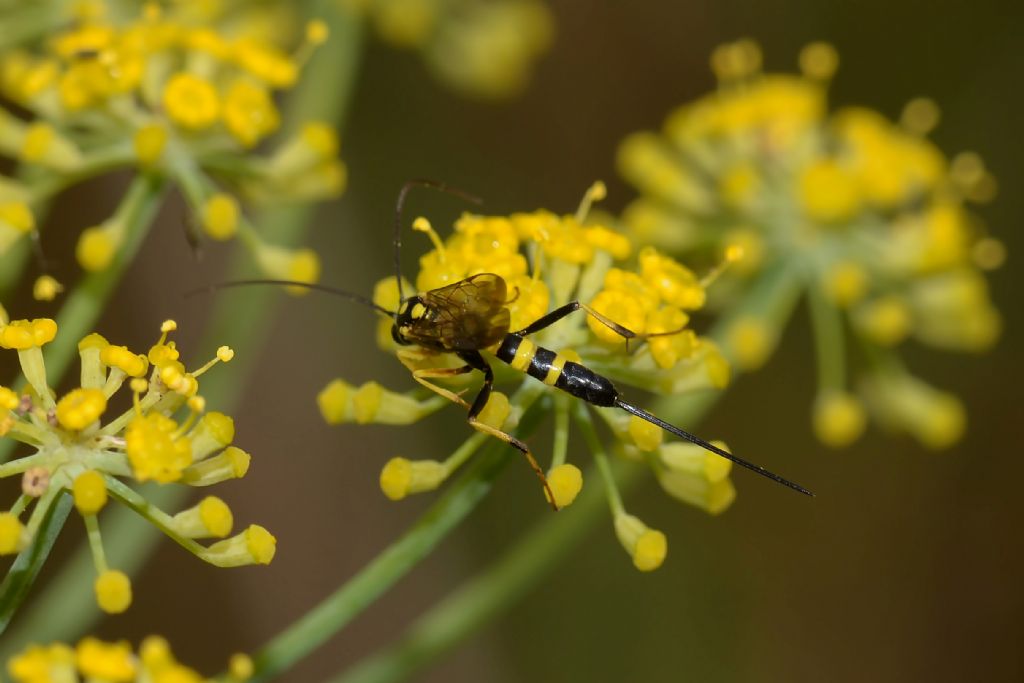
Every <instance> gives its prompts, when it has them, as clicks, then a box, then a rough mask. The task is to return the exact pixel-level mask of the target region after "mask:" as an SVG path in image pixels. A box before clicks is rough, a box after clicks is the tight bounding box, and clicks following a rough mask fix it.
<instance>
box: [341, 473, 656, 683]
mask: <svg viewBox="0 0 1024 683" xmlns="http://www.w3.org/2000/svg"><path fill="white" fill-rule="evenodd" d="M615 469H617V470H619V473H618V474H619V475H620V482H621V483H625V484H626V485H627V486H630V485H631V484H632V483H634V482H635V481H636V480H638V479H639V477H638V476H637V474H638V473H639V469H638V468H631V469H629V470H627V469H626V468H622V467H616V468H615ZM596 476H597V473H596V472H595V471H594V468H593V467H591V468H590V469H589V470H588V472H587V475H586V477H585V478H584V481H590V480H592V479H593V478H594V477H596ZM607 514H608V507H607V502H606V500H605V496H604V495H603V492H602V489H601V487H599V486H585V487H584V488H583V490H582V491H581V492H580V495H579V496H577V497H576V500H575V501H574V502H573V504H572V505H571V506H570V507H569V508H567V509H566V510H564V511H563V512H561V513H559V514H558V515H556V516H555V518H554V519H545V520H544V521H543V522H541V523H539V524H537V525H536V526H535V527H534V528H533V529H532V530H531V531H530V532H529V533H528V534H526V535H525V536H524V537H523V538H522V539H520V540H519V541H518V542H517V543H516V544H515V545H514V546H513V547H512V548H509V549H508V551H507V552H505V553H504V554H503V555H502V557H501V559H500V560H498V561H497V562H496V563H494V564H493V565H492V566H491V567H489V568H488V569H487V570H486V571H484V572H483V573H482V574H479V575H478V576H476V577H475V578H473V579H472V580H471V581H469V582H468V583H465V584H463V585H462V586H461V587H460V588H459V589H458V590H457V591H455V592H454V593H452V594H451V595H449V596H448V597H446V598H444V599H443V600H442V601H440V602H439V603H437V604H436V605H434V606H433V607H432V608H431V609H430V610H429V611H428V612H427V613H426V614H424V615H423V616H421V617H420V618H419V619H417V620H416V622H415V623H413V625H412V626H411V627H410V628H409V629H408V631H407V632H406V633H405V635H403V636H402V637H401V639H399V640H398V641H396V642H395V643H394V644H392V645H390V646H389V647H387V648H385V649H383V650H380V651H379V652H377V653H374V654H372V655H370V656H369V657H367V658H366V659H364V660H363V661H362V662H360V663H359V664H357V665H356V666H355V667H354V668H352V669H350V670H349V671H346V672H345V673H344V674H342V675H340V676H338V677H337V678H335V679H333V680H332V683H384V682H385V681H401V680H405V679H407V678H408V677H410V676H411V675H412V674H414V673H415V672H417V671H420V670H422V669H423V668H424V667H425V666H426V665H428V664H430V663H431V662H432V661H434V660H436V659H437V658H438V657H439V656H440V655H442V654H443V653H445V652H448V651H449V650H451V649H452V648H453V647H455V646H456V645H457V644H458V643H459V642H460V641H462V640H463V639H464V638H465V637H466V636H467V635H469V634H471V633H474V632H475V631H476V630H477V629H478V628H480V627H481V626H483V625H484V624H486V623H488V622H489V621H491V620H492V619H494V618H495V617H497V616H499V615H500V614H501V613H502V612H503V611H504V609H505V608H506V607H507V606H508V605H510V604H515V603H516V602H518V600H519V599H520V598H521V597H522V596H523V595H525V594H526V593H527V592H528V591H529V590H530V589H531V588H532V587H533V586H535V585H537V584H538V583H539V582H540V581H541V580H542V579H543V577H544V576H545V575H546V574H548V573H549V572H550V571H552V570H553V569H554V568H555V567H556V566H557V565H558V564H559V563H560V562H561V561H562V560H563V559H564V558H565V557H566V556H567V555H568V554H569V553H570V552H571V551H572V550H573V549H574V548H575V546H576V542H578V541H579V540H580V539H581V538H583V537H584V536H585V535H586V533H587V532H588V531H589V530H590V529H591V528H592V527H593V526H594V522H595V520H598V519H601V518H603V517H604V516H605V515H607Z"/></svg>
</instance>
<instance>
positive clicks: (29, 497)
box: [0, 318, 276, 613]
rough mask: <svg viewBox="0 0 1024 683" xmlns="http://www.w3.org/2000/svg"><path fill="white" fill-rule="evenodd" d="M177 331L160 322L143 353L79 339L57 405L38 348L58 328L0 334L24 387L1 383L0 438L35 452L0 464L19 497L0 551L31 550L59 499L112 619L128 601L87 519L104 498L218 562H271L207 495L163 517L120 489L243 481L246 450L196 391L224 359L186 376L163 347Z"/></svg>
mask: <svg viewBox="0 0 1024 683" xmlns="http://www.w3.org/2000/svg"><path fill="white" fill-rule="evenodd" d="M176 327H177V326H176V324H175V323H174V322H173V321H167V322H165V323H164V324H163V326H162V327H161V331H162V334H161V336H160V339H159V340H158V341H157V343H156V344H154V345H153V346H152V347H151V348H150V349H149V352H148V353H146V354H138V353H135V352H133V351H130V350H129V349H128V348H126V347H124V346H116V345H113V344H110V343H109V342H107V340H106V339H104V338H103V337H101V336H100V335H98V334H90V335H88V336H87V337H85V338H84V339H82V340H81V341H80V342H79V344H78V349H79V355H80V357H81V377H80V382H79V384H80V386H79V387H78V388H75V389H72V390H71V391H69V392H68V393H66V394H65V395H64V396H62V397H60V398H57V397H56V396H55V395H54V392H53V390H52V389H51V388H50V386H49V384H48V383H47V380H46V367H45V362H44V360H43V352H42V348H43V346H45V345H46V344H49V343H50V342H51V341H53V339H54V338H55V337H56V335H57V325H56V323H55V322H54V321H52V320H50V319H46V318H44V319H38V320H32V321H29V320H16V321H13V322H10V323H8V324H5V325H3V326H2V327H0V348H4V349H9V350H15V351H17V353H18V359H19V361H20V364H21V368H22V373H23V374H24V377H25V379H26V382H27V384H26V386H25V388H24V389H22V390H21V391H17V392H16V391H14V390H12V389H9V388H6V387H0V436H2V437H4V438H8V439H13V440H15V441H18V442H21V443H22V444H26V445H28V446H30V447H31V448H32V449H33V452H32V453H31V454H29V455H25V456H23V457H20V458H16V459H14V460H11V461H10V462H7V463H4V464H2V465H0V477H12V476H20V477H21V489H22V495H21V496H20V497H19V498H18V499H17V500H16V501H15V502H14V504H13V505H12V506H11V507H10V509H9V510H8V511H7V512H3V513H0V554H13V553H17V552H19V551H21V550H22V549H23V548H24V547H26V546H27V545H28V544H29V543H31V542H32V540H33V536H34V535H35V534H36V532H37V529H38V528H39V525H40V524H41V522H42V520H43V518H44V517H45V516H46V515H47V513H48V511H49V509H50V507H51V506H52V505H53V504H54V503H55V501H56V500H57V499H58V498H59V497H60V496H61V495H62V494H63V493H64V492H69V493H70V494H71V495H72V497H73V499H74V504H75V507H76V508H77V509H78V512H79V514H81V516H82V518H83V520H84V521H85V526H86V531H87V536H88V541H89V546H90V549H91V551H92V556H93V564H94V566H95V570H96V575H97V577H96V581H95V584H94V590H95V594H96V601H97V603H98V604H99V606H100V608H102V609H103V610H104V611H106V612H110V613H118V612H123V611H124V610H126V609H127V608H128V606H129V605H130V604H131V600H132V589H131V581H130V580H129V578H128V576H127V575H126V574H124V573H123V572H121V571H118V570H115V569H111V568H110V567H109V566H108V564H107V560H106V555H105V553H104V550H103V539H102V535H101V533H100V528H99V523H98V520H97V515H98V514H99V513H100V511H101V510H102V509H103V508H104V507H105V506H106V504H107V502H108V500H109V498H110V497H113V498H114V499H116V500H117V501H119V502H120V503H122V504H124V505H126V506H127V507H129V508H131V509H132V510H134V511H135V512H136V513H138V514H139V515H140V516H142V517H143V518H145V519H146V520H147V521H149V522H150V523H152V524H153V525H154V526H156V527H157V528H159V529H160V530H161V531H163V532H164V533H165V534H167V535H168V536H170V537H171V538H172V539H173V540H175V541H176V542H177V543H179V544H180V545H181V546H183V547H184V548H185V549H187V550H189V551H190V552H192V553H193V554H195V555H196V556H197V557H199V558H200V559H202V560H205V561H206V562H209V563H211V564H214V565H216V566H221V567H234V566H239V565H245V564H267V563H269V562H270V560H271V559H272V558H273V556H274V550H275V545H276V541H275V539H274V537H273V536H272V535H271V534H270V533H269V532H267V531H266V530H265V529H264V528H263V527H260V526H257V525H253V526H250V527H248V528H247V529H246V530H245V531H243V532H241V533H239V534H237V535H235V536H230V534H231V531H232V527H233V524H234V520H233V516H232V514H231V510H230V508H229V507H228V506H227V504H225V503H224V501H222V500H221V499H219V498H217V497H215V496H207V497H206V498H204V499H203V500H201V501H200V502H199V503H198V504H197V505H195V506H192V507H190V508H188V509H186V510H183V511H181V512H179V513H177V514H175V515H169V514H167V513H165V512H163V511H162V510H160V509H158V508H157V507H156V506H155V505H153V504H151V503H149V502H148V501H147V500H146V499H145V498H144V497H143V496H142V495H141V494H140V493H138V492H137V491H136V490H134V489H132V488H131V487H129V486H128V485H127V484H125V483H124V482H123V481H122V479H124V478H128V479H133V480H135V481H137V482H145V481H156V482H159V483H161V484H168V483H172V482H178V483H182V484H186V485H189V486H195V487H205V486H211V485H213V484H217V483H220V482H222V481H225V480H228V479H237V478H239V477H242V476H244V475H245V473H246V471H247V470H248V468H249V460H250V458H249V454H248V453H246V452H245V451H243V450H241V449H239V448H237V447H235V446H232V445H231V443H232V441H233V439H234V431H235V430H234V423H233V421H232V420H231V418H230V417H228V416H227V415H224V414H223V413H218V412H213V411H211V412H207V411H206V409H205V401H204V399H203V398H202V396H201V395H200V394H199V377H200V376H201V375H203V374H204V373H205V372H207V371H208V370H209V369H210V368H211V367H212V366H213V365H215V364H217V363H220V362H227V361H230V360H231V358H232V357H233V356H234V352H233V351H232V350H231V349H230V348H228V347H226V346H224V347H221V348H220V349H218V351H217V356H216V357H215V358H214V359H213V360H211V361H210V362H209V363H207V364H205V365H204V366H202V367H200V368H198V369H195V370H191V371H190V370H187V369H186V368H185V366H184V364H183V363H182V362H181V361H180V360H179V351H178V349H177V347H176V345H175V344H174V342H173V341H168V340H167V335H168V333H170V332H171V331H173V330H174V329H176ZM122 388H127V389H130V391H131V395H132V404H131V407H129V408H128V409H127V410H126V411H124V412H123V413H121V414H120V415H111V414H109V413H108V408H109V406H110V403H111V401H112V400H114V397H115V394H117V393H118V392H119V391H120V390H121V389H122ZM182 410H187V411H188V414H187V417H186V418H185V419H184V420H183V421H180V422H179V421H178V420H177V419H175V417H174V416H175V415H176V414H177V413H179V412H180V411H182ZM30 507H32V511H31V513H30V514H29V513H28V509H29V508H30ZM26 514H29V517H28V521H27V522H23V521H22V518H23V517H24V516H25V515H26ZM208 538H215V539H224V540H220V541H217V542H215V543H213V544H212V545H210V546H203V545H200V544H199V543H197V542H196V541H197V539H208Z"/></svg>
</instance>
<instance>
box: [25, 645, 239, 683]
mask: <svg viewBox="0 0 1024 683" xmlns="http://www.w3.org/2000/svg"><path fill="white" fill-rule="evenodd" d="M252 670H253V666H252V660H250V659H249V657H248V656H246V655H244V654H235V655H232V657H231V659H230V662H229V666H228V678H227V680H229V681H237V682H239V683H240V682H241V681H245V680H248V679H249V678H250V677H251V675H252ZM7 673H8V674H9V675H10V676H11V679H12V680H13V681H14V683H49V682H51V681H52V682H53V683H57V682H60V683H78V682H79V681H92V682H94V683H150V682H158V681H159V682H166V683H170V682H172V681H173V682H174V683H204V682H205V681H214V680H220V679H214V678H206V677H205V676H202V675H200V674H199V673H197V672H196V671H195V670H193V669H191V668H189V667H187V666H185V665H184V664H181V663H179V662H178V661H177V660H176V659H175V657H174V655H173V654H172V653H171V647H170V645H169V644H168V643H167V641H166V640H165V639H164V638H161V637H160V636H149V637H148V638H146V639H145V640H143V641H142V642H141V643H140V644H139V648H138V650H137V651H136V652H133V651H132V648H131V645H129V644H128V642H126V641H123V640H122V641H118V642H115V643H108V642H105V641H102V640H99V639H98V638H93V637H88V638H83V639H82V640H81V641H79V643H78V645H77V646H75V647H71V646H70V645H65V644H64V643H51V644H49V645H31V646H29V647H27V648H25V649H24V650H23V651H22V652H20V653H19V654H17V655H15V656H14V657H11V659H10V660H9V661H8V662H7Z"/></svg>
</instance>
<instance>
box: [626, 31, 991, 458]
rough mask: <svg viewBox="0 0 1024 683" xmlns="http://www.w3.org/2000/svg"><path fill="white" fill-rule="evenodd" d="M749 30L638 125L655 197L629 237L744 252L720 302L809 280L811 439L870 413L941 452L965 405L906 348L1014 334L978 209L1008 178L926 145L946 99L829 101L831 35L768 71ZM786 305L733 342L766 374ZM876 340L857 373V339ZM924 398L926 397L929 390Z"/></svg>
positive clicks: (650, 194) (634, 166)
mask: <svg viewBox="0 0 1024 683" xmlns="http://www.w3.org/2000/svg"><path fill="white" fill-rule="evenodd" d="M760 65H761V54H760V49H759V48H758V46H757V45H756V44H755V43H753V42H752V41H749V40H741V41H739V42H736V43H731V44H727V45H722V46H721V47H719V48H718V49H716V50H715V52H714V54H713V55H712V67H713V69H714V71H715V73H716V75H717V76H718V79H719V88H718V90H717V91H716V92H714V93H712V94H710V95H707V96H705V97H703V98H700V99H698V100H697V101H695V102H692V103H689V104H686V105H684V106H682V107H680V108H679V109H678V110H676V111H675V112H673V113H672V114H671V115H670V116H669V117H668V119H667V120H666V122H665V125H664V128H663V131H662V132H661V133H660V134H659V133H651V132H644V133H637V134H635V135H633V136H631V137H629V138H627V139H626V140H625V141H624V142H623V144H622V146H621V147H620V150H619V167H620V170H621V172H622V174H623V175H624V176H625V178H626V179H627V180H629V181H630V182H631V183H633V184H634V185H636V186H637V188H639V190H640V191H641V194H642V196H641V198H640V199H637V200H636V201H634V202H633V203H632V204H631V205H630V206H629V207H628V208H627V209H626V211H625V214H624V218H625V221H626V223H627V225H628V226H629V228H630V230H631V234H633V235H635V236H637V237H638V238H639V239H645V240H648V241H651V242H653V243H655V244H658V245H660V246H661V247H663V248H665V249H666V250H668V251H670V252H672V253H675V254H685V255H687V257H688V258H696V259H700V258H702V254H706V252H707V250H708V249H713V250H721V249H724V248H728V247H736V248H741V249H742V250H743V251H744V253H745V257H744V259H743V260H742V261H740V262H739V263H738V264H737V267H735V268H733V269H731V272H730V273H729V274H727V275H726V276H725V277H724V278H723V280H724V282H723V283H722V286H721V287H720V288H718V293H719V294H720V295H721V296H719V297H718V301H716V302H714V303H715V304H716V305H722V304H725V303H727V302H728V301H732V300H733V295H736V294H739V293H740V292H752V291H756V290H757V289H758V288H759V287H762V286H764V285H763V283H764V282H766V281H768V280H769V279H774V280H775V281H779V278H778V277H776V276H777V275H778V274H779V273H782V275H783V277H782V278H781V280H782V281H784V284H783V286H784V287H787V288H789V291H790V292H791V296H790V297H789V302H790V305H792V304H794V303H795V302H796V299H797V298H798V297H799V296H800V294H801V292H803V293H804V294H805V296H806V299H807V303H808V307H809V309H810V311H811V315H812V323H813V329H814V333H815V337H816V341H817V348H818V375H819V377H818V379H819V388H818V396H817V398H816V400H815V402H814V405H813V410H812V413H813V424H814V430H815V433H816V434H817V435H818V437H819V438H820V439H821V440H822V441H823V442H824V443H826V444H828V445H831V446H837V447H838V446H843V445H846V444H849V443H851V442H852V441H854V440H855V439H857V438H858V437H859V436H860V434H861V433H862V431H863V429H864V427H865V424H866V415H867V414H868V413H870V414H872V416H873V417H874V418H875V419H876V420H878V421H879V422H880V423H883V424H884V425H885V426H888V427H891V428H893V429H894V430H898V431H902V432H906V433H909V434H911V435H913V436H915V437H916V438H917V439H918V440H920V441H921V442H922V443H924V444H925V445H927V446H929V447H942V446H947V445H949V444H951V443H952V442H954V441H956V440H957V438H959V436H960V434H961V432H962V430H963V426H964V415H963V408H962V406H961V404H960V402H959V400H958V399H957V398H956V397H954V396H952V395H949V394H946V393H944V392H940V391H938V390H936V389H933V388H931V387H929V386H927V385H926V384H924V383H923V382H921V381H920V380H918V379H915V378H913V377H912V376H911V375H910V374H909V371H908V370H906V369H905V368H904V367H903V364H902V363H901V361H900V360H899V358H898V356H897V353H896V349H897V347H898V346H900V345H901V344H905V343H908V342H910V341H911V340H913V341H916V342H919V343H921V344H925V345H928V346H933V347H937V348H941V349H945V350H951V351H983V350H985V349H987V348H989V347H990V346H991V345H992V344H993V343H994V342H995V341H996V339H997V337H998V336H999V332H1000V326H1001V324H1000V316H999V313H998V311H996V309H995V308H994V306H993V305H992V303H991V301H990V300H989V296H988V287H987V284H986V281H985V277H984V275H983V272H982V271H983V270H985V269H990V268H994V267H997V266H998V265H999V263H1000V262H1001V260H1002V254H1003V248H1002V245H1001V244H1000V243H999V242H997V241H996V240H994V239H993V238H991V237H989V236H988V235H987V233H986V230H985V228H984V226H983V225H982V224H981V222H980V221H979V220H978V218H977V217H976V216H974V215H973V214H972V212H971V210H970V205H971V204H978V203H984V202H987V201H989V200H990V199H991V198H992V197H993V196H994V194H995V189H996V184H995V180H994V179H993V178H992V176H991V174H989V172H988V171H987V170H986V169H985V166H984V164H983V163H982V161H981V159H980V158H979V157H978V155H976V154H974V153H970V152H968V153H963V154H959V155H957V156H955V157H953V158H952V159H951V160H948V159H947V158H946V157H945V156H944V155H943V153H942V152H941V151H940V150H939V149H938V148H937V147H936V146H935V145H934V144H933V143H932V142H930V141H929V140H928V138H927V134H928V132H929V131H930V130H931V129H932V128H933V127H934V126H935V125H936V123H937V121H938V117H939V111H938V108H937V107H936V105H935V104H934V103H932V102H931V101H930V100H926V99H916V100H913V101H911V102H910V103H908V104H907V106H906V107H905V109H904V111H903V113H902V115H901V116H900V118H899V120H898V121H897V122H895V123H893V122H891V121H889V120H887V119H886V118H885V117H884V116H882V115H881V114H879V113H877V112H875V111H872V110H870V109H866V108H860V107H848V108H844V109H840V110H838V111H834V112H830V111H829V110H828V104H827V97H826V93H827V85H828V81H829V80H830V78H831V77H832V75H833V73H834V71H835V70H836V67H837V65H838V55H837V54H836V52H835V50H834V49H833V48H832V47H831V46H829V45H827V44H824V43H814V44H811V45H808V46H807V47H806V48H805V49H804V50H803V52H802V53H801V54H800V68H801V71H802V74H800V75H794V74H767V73H762V72H761V70H760ZM784 320H785V316H782V315H780V316H775V317H774V319H773V322H772V323H769V321H768V320H767V319H762V318H758V317H752V316H740V317H739V318H738V319H737V320H736V322H735V324H734V326H733V328H732V329H731V330H729V331H728V334H727V337H728V349H727V350H728V351H729V353H730V355H731V357H732V358H734V359H735V360H736V361H737V363H738V365H739V366H740V367H741V368H744V369H752V368H755V367H757V366H759V365H760V364H761V363H763V362H764V361H765V360H766V359H767V357H768V355H769V354H770V352H771V350H772V348H773V347H774V345H775V343H776V341H777V339H778V337H779V333H780V330H781V325H782V324H784ZM849 337H852V339H853V340H854V342H855V349H856V350H858V351H862V354H861V355H862V356H863V358H864V364H863V365H864V367H865V368H866V370H865V371H864V372H863V373H862V375H861V376H860V378H859V380H858V381H857V382H855V383H853V386H851V383H850V382H849V381H848V379H847V353H846V351H845V349H844V346H845V341H846V339H847V338H849ZM925 395H927V397H928V398H925Z"/></svg>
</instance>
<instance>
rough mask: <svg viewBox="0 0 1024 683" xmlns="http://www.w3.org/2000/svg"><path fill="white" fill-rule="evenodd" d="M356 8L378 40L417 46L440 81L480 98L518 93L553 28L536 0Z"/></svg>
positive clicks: (426, 0)
mask: <svg viewBox="0 0 1024 683" xmlns="http://www.w3.org/2000/svg"><path fill="white" fill-rule="evenodd" d="M358 9H360V10H361V11H363V12H365V13H367V14H368V15H369V16H370V18H371V19H372V20H373V25H374V27H375V28H376V30H377V32H378V33H380V35H381V37H382V38H383V39H384V40H386V41H388V42H389V43H392V44H394V45H396V46H398V47H403V48H409V49H416V50H419V51H420V52H421V53H422V54H423V58H424V59H425V60H426V62H427V64H428V66H429V67H430V68H431V69H432V70H433V71H434V73H435V74H436V75H437V76H438V78H439V79H440V80H441V81H442V82H444V83H445V84H447V85H449V86H450V87H452V88H455V89H457V90H459V91H462V92H465V93H466V94H468V95H472V96H477V97H486V98H502V97H509V96H512V95H515V94H517V93H518V92H520V91H521V90H522V89H523V88H524V87H525V86H526V83H527V80H528V78H529V71H530V69H531V67H532V66H533V63H534V62H535V61H536V60H537V59H538V58H539V57H540V55H541V54H542V53H543V52H544V51H545V50H546V49H547V47H548V45H549V44H550V42H551V36H552V33H553V30H554V27H553V19H552V16H551V11H550V10H549V9H548V8H547V7H546V6H545V5H544V4H543V3H541V2H538V1H537V0H494V1H488V2H478V1H476V0H471V1H470V2H463V3H459V4H457V5H452V4H450V3H445V2H441V1H439V0H360V2H359V3H358Z"/></svg>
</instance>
